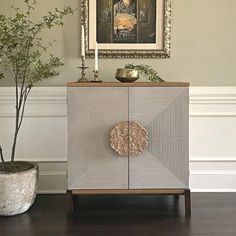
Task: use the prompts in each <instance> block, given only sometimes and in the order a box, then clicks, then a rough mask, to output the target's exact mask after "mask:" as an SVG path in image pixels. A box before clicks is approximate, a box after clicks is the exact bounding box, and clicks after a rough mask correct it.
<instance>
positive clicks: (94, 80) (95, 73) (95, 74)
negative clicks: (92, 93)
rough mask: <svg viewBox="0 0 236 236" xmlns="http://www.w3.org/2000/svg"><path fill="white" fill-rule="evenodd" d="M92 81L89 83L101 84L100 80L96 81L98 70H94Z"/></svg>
mask: <svg viewBox="0 0 236 236" xmlns="http://www.w3.org/2000/svg"><path fill="white" fill-rule="evenodd" d="M93 73H94V79H93V80H90V82H91V83H102V80H98V78H99V71H98V70H94V71H93Z"/></svg>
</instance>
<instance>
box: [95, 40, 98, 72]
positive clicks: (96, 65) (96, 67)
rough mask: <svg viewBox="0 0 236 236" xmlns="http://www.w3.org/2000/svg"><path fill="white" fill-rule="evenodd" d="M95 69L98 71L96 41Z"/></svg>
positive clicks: (96, 47)
mask: <svg viewBox="0 0 236 236" xmlns="http://www.w3.org/2000/svg"><path fill="white" fill-rule="evenodd" d="M95 70H97V71H98V43H97V42H96V45H95Z"/></svg>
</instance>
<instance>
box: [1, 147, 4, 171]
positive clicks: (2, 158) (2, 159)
mask: <svg viewBox="0 0 236 236" xmlns="http://www.w3.org/2000/svg"><path fill="white" fill-rule="evenodd" d="M0 157H1V161H2V164H3V168H4V169H5V160H4V157H3V153H2V146H1V145H0Z"/></svg>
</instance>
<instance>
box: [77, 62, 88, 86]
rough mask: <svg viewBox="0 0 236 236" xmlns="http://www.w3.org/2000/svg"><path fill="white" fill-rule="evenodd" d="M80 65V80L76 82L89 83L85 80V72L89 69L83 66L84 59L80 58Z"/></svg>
mask: <svg viewBox="0 0 236 236" xmlns="http://www.w3.org/2000/svg"><path fill="white" fill-rule="evenodd" d="M81 61H82V65H81V66H80V67H78V68H79V69H81V78H80V79H79V80H78V81H77V82H78V83H86V82H89V80H88V79H86V73H85V70H87V69H88V68H89V67H87V66H85V57H81Z"/></svg>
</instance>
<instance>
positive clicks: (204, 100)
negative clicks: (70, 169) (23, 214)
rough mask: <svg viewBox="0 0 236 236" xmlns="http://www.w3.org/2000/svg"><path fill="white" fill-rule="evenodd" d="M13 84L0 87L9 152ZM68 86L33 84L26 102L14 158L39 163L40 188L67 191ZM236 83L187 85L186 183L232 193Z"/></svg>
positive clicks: (1, 137)
mask: <svg viewBox="0 0 236 236" xmlns="http://www.w3.org/2000/svg"><path fill="white" fill-rule="evenodd" d="M13 127H14V88H9V87H1V88H0V144H1V145H2V146H3V149H4V154H5V156H6V157H9V156H10V149H11V142H12V133H13ZM66 140H67V107H66V88H64V87H36V88H33V89H32V93H31V96H30V97H29V100H28V104H27V107H26V113H25V120H24V122H23V126H22V130H21V133H20V136H19V142H18V146H17V154H16V157H17V158H16V159H17V160H30V161H35V162H39V165H40V186H39V192H40V193H65V192H66V176H67V171H66V161H67V143H66ZM235 140H236V87H192V88H191V89H190V174H191V177H190V187H191V190H192V191H195V192H202V191H204V192H236V145H235Z"/></svg>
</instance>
